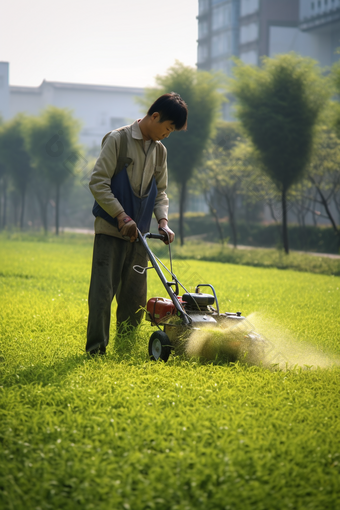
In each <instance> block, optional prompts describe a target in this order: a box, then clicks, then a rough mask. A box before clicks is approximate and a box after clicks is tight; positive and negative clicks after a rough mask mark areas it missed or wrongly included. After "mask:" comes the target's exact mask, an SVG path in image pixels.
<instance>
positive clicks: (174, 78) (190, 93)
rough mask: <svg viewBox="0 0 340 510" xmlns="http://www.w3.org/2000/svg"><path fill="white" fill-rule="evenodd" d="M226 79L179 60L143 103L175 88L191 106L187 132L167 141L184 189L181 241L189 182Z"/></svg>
mask: <svg viewBox="0 0 340 510" xmlns="http://www.w3.org/2000/svg"><path fill="white" fill-rule="evenodd" d="M223 80H224V78H223V77H222V75H221V74H212V73H208V72H204V71H197V70H196V69H195V68H192V67H189V66H185V65H184V64H181V63H180V62H176V63H175V65H174V66H172V67H170V69H169V70H168V72H167V74H166V75H164V76H157V77H156V84H157V88H153V89H148V90H147V91H146V94H145V98H144V99H143V104H144V105H145V106H146V107H147V108H148V107H149V106H150V104H151V103H152V102H153V101H154V100H155V99H156V98H157V97H158V96H160V95H161V94H164V93H167V92H171V91H174V92H176V93H178V94H180V95H181V97H182V98H183V99H184V101H185V102H186V103H187V105H188V110H189V117H188V128H187V131H184V132H180V133H178V132H175V133H173V134H172V135H171V136H170V137H169V139H168V140H166V141H165V145H166V147H167V150H168V166H169V172H170V176H171V178H172V179H174V180H175V181H176V183H177V184H178V186H179V189H180V238H181V244H183V242H184V236H183V214H184V210H185V199H186V195H187V185H188V181H189V180H190V179H191V177H192V176H193V172H194V170H195V168H197V167H198V165H199V164H200V162H201V159H202V155H203V151H204V149H205V147H206V146H207V143H208V141H209V138H210V137H211V136H212V134H213V130H214V126H215V122H216V120H217V118H218V116H219V114H220V108H221V104H222V102H223V101H225V96H224V94H223V87H224V85H223Z"/></svg>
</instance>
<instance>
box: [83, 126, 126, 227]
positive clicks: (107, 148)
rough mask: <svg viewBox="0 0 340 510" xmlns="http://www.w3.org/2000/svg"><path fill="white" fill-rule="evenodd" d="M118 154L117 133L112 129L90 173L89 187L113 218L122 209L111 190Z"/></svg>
mask: <svg viewBox="0 0 340 510" xmlns="http://www.w3.org/2000/svg"><path fill="white" fill-rule="evenodd" d="M118 154H119V133H118V132H117V131H113V132H112V133H111V134H110V135H109V136H108V137H107V138H106V140H105V142H104V144H103V146H102V149H101V151H100V155H99V158H98V159H97V162H96V164H95V166H94V169H93V171H92V174H91V178H90V183H89V187H90V190H91V193H92V195H93V196H94V198H95V200H96V201H97V202H98V204H99V205H100V207H102V208H103V209H104V211H106V212H107V213H108V214H109V215H110V216H112V217H113V218H115V217H116V216H118V214H120V213H121V212H124V209H123V207H122V205H121V204H120V202H119V201H118V200H117V198H115V196H114V194H113V193H112V190H111V179H112V177H113V175H114V173H115V169H116V165H117V155H118Z"/></svg>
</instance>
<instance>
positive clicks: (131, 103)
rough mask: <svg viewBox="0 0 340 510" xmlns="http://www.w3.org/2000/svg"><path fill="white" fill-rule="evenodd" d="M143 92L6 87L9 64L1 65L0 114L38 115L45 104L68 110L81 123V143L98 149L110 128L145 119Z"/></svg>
mask: <svg viewBox="0 0 340 510" xmlns="http://www.w3.org/2000/svg"><path fill="white" fill-rule="evenodd" d="M143 93H144V89H142V88H137V87H113V86H105V85H84V84H75V83H59V82H49V81H45V80H44V81H43V82H42V83H41V85H40V86H39V87H20V86H13V85H9V64H8V62H0V115H1V116H2V118H3V119H4V120H7V119H11V118H12V117H14V116H15V115H16V114H18V113H21V112H23V113H26V114H28V115H39V113H40V112H41V111H42V110H43V109H44V108H46V107H47V106H48V105H53V106H56V107H58V108H68V109H69V110H71V112H72V114H73V116H74V117H75V118H77V119H79V120H80V121H81V123H82V130H81V133H80V142H81V143H82V144H83V145H85V146H86V147H88V148H89V149H91V148H93V147H98V146H99V145H100V143H101V140H102V138H103V136H104V135H105V134H106V133H107V132H108V131H111V130H112V129H116V128H118V127H120V126H123V125H126V124H130V123H132V122H133V121H134V120H135V119H137V118H139V117H141V116H144V115H145V112H142V113H141V107H140V105H138V104H137V102H136V98H138V97H142V96H143Z"/></svg>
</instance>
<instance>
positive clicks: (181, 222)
mask: <svg viewBox="0 0 340 510" xmlns="http://www.w3.org/2000/svg"><path fill="white" fill-rule="evenodd" d="M186 194H187V181H184V182H182V186H181V192H180V197H179V237H180V241H181V246H183V245H184V209H185V199H186Z"/></svg>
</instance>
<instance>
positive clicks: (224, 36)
mask: <svg viewBox="0 0 340 510" xmlns="http://www.w3.org/2000/svg"><path fill="white" fill-rule="evenodd" d="M338 47H340V0H313V1H311V0H199V15H198V49H197V66H198V68H199V69H204V70H216V69H220V70H222V71H223V72H225V73H226V74H227V75H230V74H231V70H232V66H233V62H232V57H233V56H236V57H239V58H240V59H241V60H242V61H243V62H245V63H246V64H250V65H259V64H260V62H261V57H262V56H264V55H268V56H270V57H273V56H274V55H277V54H280V53H287V52H289V51H295V52H297V53H300V54H301V55H303V56H309V57H312V58H314V59H315V60H317V61H318V62H319V63H320V65H321V66H322V67H325V66H330V65H332V64H333V63H334V62H335V61H336V60H338V59H339V58H340V55H339V54H337V53H336V49H337V48H338Z"/></svg>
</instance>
